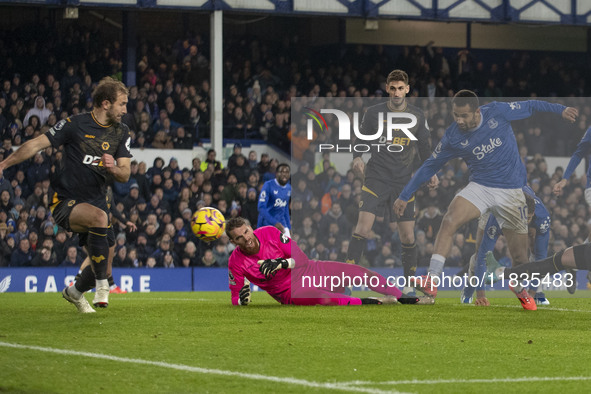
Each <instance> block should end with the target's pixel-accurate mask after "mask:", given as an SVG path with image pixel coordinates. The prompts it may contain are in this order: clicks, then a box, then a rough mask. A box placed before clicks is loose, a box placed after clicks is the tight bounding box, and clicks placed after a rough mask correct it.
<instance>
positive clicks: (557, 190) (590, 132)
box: [553, 127, 591, 294]
mask: <svg viewBox="0 0 591 394" xmlns="http://www.w3.org/2000/svg"><path fill="white" fill-rule="evenodd" d="M590 154H591V127H589V128H588V129H587V131H586V132H585V135H584V136H583V138H581V141H580V142H579V144H578V145H577V150H576V151H575V153H573V156H572V157H571V158H570V161H569V162H568V166H567V167H566V170H565V171H564V174H563V175H562V179H561V180H560V182H558V183H556V184H555V185H554V188H553V192H554V194H556V195H557V196H559V195H560V194H562V189H563V188H564V187H565V186H566V182H567V181H568V179H569V178H570V177H571V175H572V174H573V173H574V172H575V169H576V168H577V166H578V165H579V163H580V162H581V160H583V159H584V158H585V157H587V156H589V155H590ZM585 201H587V205H589V206H591V163H590V164H589V168H587V185H586V186H585ZM589 233H590V235H589V236H588V237H587V239H586V240H585V242H589V241H591V226H590V227H589ZM567 272H570V273H571V274H573V275H574V274H575V271H572V272H571V271H570V270H567ZM576 289H577V287H576V286H570V287H567V290H568V292H569V293H571V294H574V293H575V291H576Z"/></svg>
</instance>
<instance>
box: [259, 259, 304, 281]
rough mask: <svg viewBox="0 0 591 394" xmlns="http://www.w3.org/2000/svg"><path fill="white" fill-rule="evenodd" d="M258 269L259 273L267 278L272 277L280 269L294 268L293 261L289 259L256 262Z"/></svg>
mask: <svg viewBox="0 0 591 394" xmlns="http://www.w3.org/2000/svg"><path fill="white" fill-rule="evenodd" d="M258 263H259V265H260V267H259V271H260V272H261V274H263V275H265V276H266V277H267V278H271V277H273V276H274V275H275V274H276V273H277V271H279V270H280V269H286V268H293V267H295V260H294V259H292V258H291V257H290V258H288V259H267V260H259V261H258Z"/></svg>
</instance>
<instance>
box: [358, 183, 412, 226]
mask: <svg viewBox="0 0 591 394" xmlns="http://www.w3.org/2000/svg"><path fill="white" fill-rule="evenodd" d="M404 186H406V185H402V184H394V185H391V184H390V185H389V184H386V183H384V182H381V181H379V180H377V179H375V178H366V179H365V183H364V185H363V188H362V189H361V201H360V202H359V210H360V211H363V212H369V213H373V214H374V215H376V216H378V217H388V218H389V219H390V222H410V221H413V220H415V196H412V197H411V199H410V200H408V204H407V205H406V209H405V210H404V213H403V215H402V216H400V217H398V216H396V214H395V213H394V210H393V208H394V201H396V199H397V198H398V196H399V195H400V193H401V192H402V189H404Z"/></svg>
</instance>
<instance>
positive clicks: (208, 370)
mask: <svg viewBox="0 0 591 394" xmlns="http://www.w3.org/2000/svg"><path fill="white" fill-rule="evenodd" d="M0 346H4V347H9V348H14V349H26V350H37V351H40V352H47V353H55V354H65V355H70V356H81V357H89V358H96V359H101V360H109V361H118V362H122V363H130V364H143V365H152V366H156V367H162V368H169V369H175V370H179V371H185V372H195V373H201V374H208V375H220V376H235V377H240V378H245V379H252V380H263V381H268V382H275V383H284V384H292V385H297V386H305V387H312V388H319V389H329V390H341V391H350V392H357V393H371V394H386V393H389V394H404V393H401V392H399V391H384V390H379V389H370V388H364V387H350V386H351V384H347V385H342V384H340V383H320V382H313V381H309V380H304V379H297V378H283V377H279V376H267V375H260V374H252V373H244V372H235V371H225V370H223V369H211V368H200V367H192V366H190V365H183V364H170V363H166V362H163V361H150V360H142V359H137V358H127V357H117V356H110V355H108V354H100V353H89V352H79V351H75V350H67V349H55V348H50V347H41V346H29V345H21V344H17V343H8V342H0Z"/></svg>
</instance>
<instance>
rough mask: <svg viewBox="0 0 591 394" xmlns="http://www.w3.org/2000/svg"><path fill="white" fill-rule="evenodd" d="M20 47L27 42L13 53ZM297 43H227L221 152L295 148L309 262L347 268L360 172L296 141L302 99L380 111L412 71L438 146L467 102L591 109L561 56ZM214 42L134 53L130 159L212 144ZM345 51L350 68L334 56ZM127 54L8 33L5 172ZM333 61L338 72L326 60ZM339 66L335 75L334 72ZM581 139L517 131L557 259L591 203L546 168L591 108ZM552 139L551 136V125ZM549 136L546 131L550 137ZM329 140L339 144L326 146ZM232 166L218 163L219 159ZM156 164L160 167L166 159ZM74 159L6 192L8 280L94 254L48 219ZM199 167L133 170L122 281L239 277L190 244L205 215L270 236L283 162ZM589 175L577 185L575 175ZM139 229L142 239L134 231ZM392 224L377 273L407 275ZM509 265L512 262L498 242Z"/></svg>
mask: <svg viewBox="0 0 591 394" xmlns="http://www.w3.org/2000/svg"><path fill="white" fill-rule="evenodd" d="M15 37H16V39H15ZM303 45H305V44H303V43H301V42H296V41H295V40H290V39H289V38H285V39H283V40H281V41H278V42H274V41H271V40H265V39H259V38H245V37H242V38H234V39H232V38H230V39H229V40H228V42H227V44H226V46H225V54H224V56H225V57H224V59H225V63H224V121H223V124H224V131H223V132H224V137H225V138H229V139H239V140H242V141H243V143H245V144H246V143H247V142H248V140H251V139H258V140H261V139H262V140H265V141H266V142H268V143H270V144H274V145H276V146H278V147H280V148H281V149H283V150H285V151H287V152H290V151H291V149H292V144H293V149H294V151H293V163H294V164H293V165H292V176H291V183H292V187H293V192H292V200H291V218H292V229H293V237H294V239H295V240H296V241H297V242H298V244H299V245H300V246H301V248H302V250H304V251H305V252H306V253H307V254H308V255H309V256H310V257H311V258H313V259H322V260H337V261H344V260H345V256H346V253H347V249H348V242H349V239H350V235H351V231H352V228H353V226H354V225H355V223H356V222H357V214H358V208H357V207H358V202H359V196H360V189H361V186H362V181H361V180H360V179H359V178H358V177H356V175H355V174H354V172H353V171H351V170H350V171H348V172H347V173H345V174H340V173H338V172H337V171H336V169H335V168H334V166H333V165H332V163H331V161H330V155H327V156H325V157H323V160H321V161H319V162H318V163H316V161H315V159H314V158H315V155H314V148H315V144H310V143H309V142H308V143H306V141H303V140H302V139H301V138H299V136H298V133H297V132H294V135H292V131H293V130H291V129H290V110H291V108H290V106H291V101H290V99H291V98H292V97H301V96H307V97H320V96H326V97H362V98H363V97H381V96H384V95H385V93H384V90H383V83H384V78H385V76H386V75H387V73H388V72H389V71H390V70H391V69H392V68H393V67H394V66H395V67H396V68H401V69H404V70H407V71H408V73H409V76H410V79H411V81H410V85H411V87H412V91H411V94H410V96H414V97H421V98H420V99H419V100H423V106H424V107H425V108H428V110H427V112H426V113H427V117H428V120H429V124H430V125H431V127H432V140H433V143H432V146H435V145H436V144H437V142H438V140H439V139H440V138H441V137H442V135H443V132H444V130H445V127H446V126H447V125H449V124H450V123H451V114H450V113H449V110H448V108H447V106H446V105H442V104H441V102H440V101H438V100H435V99H434V98H435V97H450V96H451V95H453V92H454V91H456V90H458V89H461V88H470V89H473V90H476V91H477V92H478V93H479V95H480V96H481V97H531V96H540V97H541V96H546V97H548V96H559V97H568V96H578V97H584V96H585V95H588V94H589V91H590V89H589V85H588V83H589V82H590V81H591V78H589V77H588V75H587V73H588V68H587V67H585V65H586V63H584V62H583V63H581V62H577V61H569V59H567V57H565V56H564V55H560V54H552V53H533V52H531V53H530V52H514V53H512V54H505V59H504V60H503V61H502V62H500V61H499V59H500V58H502V57H500V58H496V57H495V61H487V59H486V56H482V57H483V58H482V59H480V58H479V55H478V54H477V53H473V52H470V51H468V50H460V51H457V50H452V49H451V48H441V47H435V46H434V45H433V43H429V44H427V45H426V46H422V47H421V46H415V47H398V48H386V47H383V46H361V45H355V46H348V47H347V48H346V50H344V51H342V50H341V51H340V52H339V51H338V50H337V49H335V48H332V50H328V51H324V52H326V54H325V56H317V57H314V62H311V61H308V60H303V59H304V57H300V56H298V54H299V53H302V51H306V50H312V49H311V48H305V47H303ZM207 46H208V42H207V39H206V38H205V37H204V36H202V35H200V34H191V35H187V37H186V38H182V39H178V40H177V41H176V42H171V43H150V42H147V41H145V40H142V42H141V43H140V45H139V46H138V48H139V49H138V53H137V59H138V63H137V86H132V87H130V96H129V104H128V114H127V116H126V118H125V119H124V121H125V123H127V124H128V125H129V126H130V129H131V131H132V145H131V146H132V147H134V148H141V149H144V148H146V149H150V148H157V149H191V148H192V147H193V146H194V145H202V144H203V140H204V139H208V138H209V136H210V135H209V133H210V130H209V127H210V125H209V100H210V97H209V94H210V85H209V80H208V77H209V66H210V63H209V60H208V57H209V53H208V47H207ZM335 51H336V52H337V53H338V56H334V55H335ZM122 57H123V54H122V48H121V45H120V44H119V43H118V42H113V43H106V42H104V40H102V39H101V31H100V28H98V27H96V26H93V27H82V26H74V25H69V26H68V27H67V28H66V29H65V30H64V31H63V32H60V33H58V32H56V31H55V29H53V28H52V26H50V24H49V21H47V20H44V21H43V23H41V24H39V25H38V26H36V27H35V28H31V29H29V30H27V32H26V34H25V32H24V31H17V32H15V31H0V81H1V83H2V86H1V89H0V134H1V138H2V147H1V148H0V153H1V154H2V156H3V157H6V156H7V155H9V154H11V152H12V151H13V147H14V146H18V145H20V144H21V143H23V142H25V141H27V140H29V139H31V138H33V137H35V136H36V135H38V134H40V133H44V132H46V131H47V130H48V129H49V128H50V127H51V126H53V125H55V124H56V122H57V121H59V120H60V119H63V118H65V117H66V116H69V115H75V114H77V113H81V112H85V111H89V110H91V107H92V100H91V92H92V88H93V85H94V84H95V83H96V82H97V81H98V80H100V78H101V77H103V76H105V75H113V76H115V77H119V78H120V77H121V73H122ZM330 57H332V58H333V60H330V61H328V59H329V58H330ZM334 59H337V60H334ZM580 113H581V116H580V117H579V121H578V123H577V124H575V125H573V126H564V125H560V126H558V125H557V126H556V127H554V126H553V124H552V122H551V121H549V120H548V119H545V118H544V117H543V116H541V117H537V118H536V119H534V120H528V121H520V122H515V123H516V125H515V126H514V128H515V130H516V138H517V141H518V143H519V146H520V152H521V155H522V157H523V160H524V163H525V164H526V168H527V172H528V180H529V182H530V184H531V186H532V188H533V190H534V191H535V192H536V193H537V195H538V196H539V197H540V198H541V199H542V201H543V202H544V204H545V205H546V206H547V207H548V209H549V211H550V213H551V214H552V224H551V243H550V245H551V246H550V247H551V248H552V251H558V250H562V249H564V248H565V247H566V246H567V245H576V244H579V243H582V242H583V241H584V240H585V239H586V238H587V237H588V235H589V233H588V226H589V220H590V218H591V210H590V208H589V207H588V206H587V205H586V204H585V202H584V198H583V194H584V189H585V184H586V179H585V176H584V174H583V175H582V176H580V177H572V178H571V181H570V182H569V184H568V186H567V187H566V188H565V193H564V194H563V195H562V196H560V197H556V196H554V195H552V193H551V190H552V187H553V185H554V184H555V183H556V182H557V181H559V180H560V179H561V175H562V171H563V170H562V169H561V168H556V169H549V168H548V167H547V164H546V162H545V160H544V156H549V155H561V156H570V154H572V152H574V149H575V147H576V144H577V142H578V141H579V139H580V138H581V136H582V135H583V133H584V131H585V130H586V128H587V127H588V126H589V122H588V121H587V118H589V117H590V116H591V106H590V105H583V107H582V108H580ZM548 125H550V126H548ZM543 126H544V127H543ZM322 138H324V139H325V140H319V141H316V142H317V143H318V142H323V141H330V138H334V137H331V134H330V133H327V134H326V135H324V136H322ZM218 153H219V152H218ZM154 156H157V153H156V151H155V153H154ZM60 159H61V152H59V151H55V150H54V149H52V148H48V149H47V150H45V151H44V152H41V153H39V154H37V155H36V156H35V157H34V159H32V160H31V161H30V162H25V163H22V164H21V165H19V166H16V167H14V168H10V169H9V170H8V171H6V172H5V173H4V176H3V178H2V179H1V180H0V266H58V265H61V266H69V265H71V266H79V265H80V263H81V261H82V260H83V257H84V252H83V250H82V249H80V248H79V247H78V241H77V237H76V236H74V237H72V236H71V234H68V233H66V232H65V231H64V230H63V229H60V228H58V227H57V226H56V225H55V224H54V221H53V219H52V217H51V214H50V211H49V206H50V204H51V196H52V190H51V185H50V179H51V177H52V175H53V174H54V173H55V171H56V170H59V165H60ZM192 164H193V165H192V167H191V168H180V167H179V166H178V162H177V160H176V159H174V158H173V159H171V160H170V162H169V163H165V162H164V161H163V160H162V159H160V158H156V159H155V160H154V161H153V163H145V162H139V163H138V162H132V166H131V170H132V172H131V178H130V181H129V182H128V183H125V184H120V183H115V184H114V185H113V187H112V192H113V193H112V194H113V206H114V208H115V209H117V210H118V211H119V212H120V213H121V214H122V215H123V220H121V219H117V218H115V219H113V224H114V226H115V234H117V239H116V242H117V248H116V256H115V258H114V262H113V266H115V267H140V266H143V267H154V266H156V267H173V266H174V267H180V266H226V265H227V261H228V257H229V254H230V253H231V251H232V250H233V245H232V244H230V243H229V241H228V239H227V237H226V236H225V235H224V236H223V237H222V238H220V239H219V240H218V241H216V242H214V243H212V244H204V243H202V242H201V241H199V240H197V239H196V238H195V237H194V235H193V234H192V231H191V229H190V224H189V221H190V217H191V214H192V212H194V211H195V210H196V209H198V208H199V207H201V206H215V207H217V208H218V209H219V210H220V211H222V213H223V214H224V215H225V216H226V217H233V216H237V215H242V216H244V217H246V218H248V219H249V220H250V222H251V223H252V224H253V226H254V225H255V224H256V222H257V215H258V212H257V200H258V195H259V191H260V188H261V186H262V184H263V182H264V181H266V180H269V179H273V178H274V177H275V169H276V167H277V165H278V164H279V163H278V161H277V159H275V158H271V157H269V156H268V155H266V154H263V155H261V157H258V156H257V154H256V152H254V151H250V152H248V154H246V151H245V152H243V151H242V145H241V144H240V143H238V144H236V145H235V146H234V153H233V155H232V156H231V157H230V158H229V159H228V160H227V162H226V161H225V160H224V162H222V161H220V160H217V159H216V152H215V151H213V150H210V151H208V154H207V157H206V158H204V160H200V159H199V158H195V159H194V160H193V163H192ZM468 175H469V174H468V173H467V168H466V166H465V164H464V163H463V162H461V161H452V162H450V163H448V165H447V166H446V167H445V169H444V170H443V171H441V172H440V174H439V176H440V180H441V183H440V186H439V188H438V189H437V190H428V189H426V188H425V189H421V190H420V191H419V192H418V193H417V201H418V207H419V209H420V213H419V215H418V217H417V227H416V242H417V245H418V249H419V265H428V262H429V257H430V255H431V251H432V248H433V241H434V238H435V235H436V234H437V230H438V228H439V225H440V224H441V219H442V217H443V212H444V210H445V209H446V208H447V206H448V204H449V202H450V201H451V199H452V198H453V196H454V195H455V193H456V192H457V191H458V190H459V189H460V188H461V187H463V186H464V185H466V184H467V179H468ZM577 175H579V174H577ZM128 222H133V223H134V224H135V225H136V226H137V228H138V231H137V232H133V231H129V228H130V226H129V224H128ZM384 223H387V221H384V222H381V221H379V222H378V223H377V224H376V226H374V230H373V233H374V234H373V237H372V238H371V239H370V241H369V242H368V246H367V248H368V250H367V253H366V254H365V256H366V261H365V262H364V264H365V265H371V266H390V267H393V266H399V265H400V252H401V243H400V239H399V237H398V234H397V231H392V230H391V229H390V228H389V226H388V225H385V224H384ZM476 227H477V226H476V223H472V224H471V225H470V226H467V227H466V228H464V230H463V232H462V233H458V234H456V236H455V239H454V246H453V248H452V253H451V255H450V257H449V258H448V260H447V261H448V262H447V265H448V266H462V265H465V264H466V263H467V262H468V259H469V256H470V255H471V254H472V252H473V250H474V247H475V245H474V242H475V238H476ZM495 255H496V256H497V259H501V258H503V257H507V246H506V243H505V242H504V240H503V238H502V237H501V238H500V240H499V241H498V242H497V245H496V248H495Z"/></svg>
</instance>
